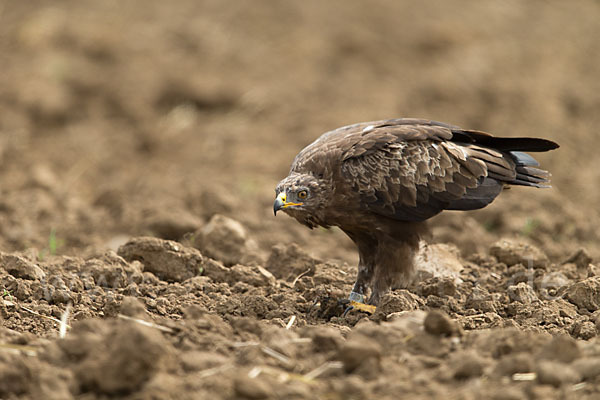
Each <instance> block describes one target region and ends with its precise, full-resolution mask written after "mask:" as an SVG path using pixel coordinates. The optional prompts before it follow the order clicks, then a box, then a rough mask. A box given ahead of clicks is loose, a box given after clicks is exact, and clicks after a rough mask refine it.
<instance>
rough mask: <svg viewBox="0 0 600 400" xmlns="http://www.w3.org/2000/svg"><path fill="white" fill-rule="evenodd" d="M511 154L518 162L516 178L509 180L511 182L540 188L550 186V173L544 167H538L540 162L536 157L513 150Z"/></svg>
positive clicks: (516, 162)
mask: <svg viewBox="0 0 600 400" xmlns="http://www.w3.org/2000/svg"><path fill="white" fill-rule="evenodd" d="M509 154H510V155H511V156H512V159H513V161H514V162H515V164H516V167H515V171H516V173H517V176H516V177H515V179H514V180H513V181H511V182H508V183H509V184H511V185H521V186H533V187H538V188H549V187H550V185H549V183H550V176H551V175H550V173H549V172H548V171H545V170H543V169H540V168H536V167H538V166H539V165H540V164H539V163H538V162H537V160H536V159H535V158H533V157H532V156H530V155H529V154H527V153H523V152H521V151H511V152H509Z"/></svg>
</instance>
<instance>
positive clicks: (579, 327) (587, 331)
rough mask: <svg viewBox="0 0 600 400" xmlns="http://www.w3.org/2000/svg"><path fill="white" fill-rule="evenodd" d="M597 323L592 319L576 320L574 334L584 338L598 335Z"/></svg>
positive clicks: (587, 338)
mask: <svg viewBox="0 0 600 400" xmlns="http://www.w3.org/2000/svg"><path fill="white" fill-rule="evenodd" d="M596 333H597V332H596V325H595V324H594V323H593V322H592V321H582V322H575V323H574V324H573V332H572V334H573V336H575V337H576V338H579V339H583V340H589V339H591V338H593V337H595V336H596Z"/></svg>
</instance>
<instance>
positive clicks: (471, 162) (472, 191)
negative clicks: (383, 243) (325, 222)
mask: <svg viewBox="0 0 600 400" xmlns="http://www.w3.org/2000/svg"><path fill="white" fill-rule="evenodd" d="M352 131H353V132H350V133H348V134H346V135H344V138H345V140H343V141H342V142H341V143H340V145H341V146H342V150H343V154H342V164H341V172H342V176H343V179H345V180H346V182H347V183H348V184H349V185H350V186H351V187H352V189H353V190H355V191H356V192H357V193H358V196H359V199H360V203H361V204H360V208H361V209H366V210H368V211H371V212H374V213H377V214H380V215H383V216H387V217H390V218H393V219H397V220H402V221H422V220H425V219H427V218H430V217H432V216H433V215H435V214H437V213H439V212H440V211H442V210H444V209H460V210H469V209H476V208H481V207H484V206H485V205H487V204H489V203H490V202H491V201H492V200H493V199H494V198H495V197H496V196H497V195H498V194H499V193H500V191H501V190H502V187H503V186H504V184H506V183H513V184H523V183H518V182H516V180H517V178H523V179H528V180H529V181H530V182H527V184H528V185H529V186H542V184H543V183H544V182H547V177H548V174H547V173H546V172H545V171H543V170H539V169H537V168H533V167H532V166H533V165H535V164H533V163H535V160H533V158H532V157H531V156H528V155H527V154H525V153H520V152H517V151H514V152H512V153H511V152H510V150H511V149H512V150H520V148H525V149H526V150H529V151H545V150H546V149H542V148H541V147H543V146H542V145H543V144H544V143H545V144H546V145H547V146H549V144H548V143H552V142H549V141H543V142H544V143H542V142H536V141H537V140H542V139H531V138H495V137H493V136H491V135H489V134H486V133H483V132H477V131H465V130H461V129H460V128H458V127H455V126H452V125H447V124H442V123H438V122H433V121H426V120H413V119H398V120H389V121H381V122H379V123H376V124H361V125H356V126H354V127H353V129H352ZM502 139H507V140H508V141H511V140H512V142H511V143H512V144H507V143H508V142H507V141H502ZM518 139H520V140H521V141H519V140H518ZM480 142H485V143H486V145H481V144H479V143H480ZM503 143H504V144H505V146H504V147H507V148H506V149H504V148H503V150H498V149H495V148H493V147H492V146H494V145H496V147H500V148H502V146H503ZM536 144H537V147H536ZM532 161H533V163H532Z"/></svg>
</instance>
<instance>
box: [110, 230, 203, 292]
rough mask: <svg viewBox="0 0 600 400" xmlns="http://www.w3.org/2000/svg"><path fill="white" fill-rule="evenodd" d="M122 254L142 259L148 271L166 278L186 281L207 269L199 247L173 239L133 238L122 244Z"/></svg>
mask: <svg viewBox="0 0 600 400" xmlns="http://www.w3.org/2000/svg"><path fill="white" fill-rule="evenodd" d="M118 254H119V255H120V256H121V257H123V258H124V259H126V260H127V261H129V262H132V261H135V260H137V261H140V262H141V263H142V264H144V270H145V271H148V272H152V273H153V274H155V275H156V276H158V277H159V278H160V279H163V280H166V281H174V282H182V281H184V280H186V279H189V278H191V277H193V276H196V275H200V274H201V273H202V271H203V269H202V264H203V257H202V254H200V252H199V251H198V250H196V249H194V248H190V247H185V246H183V245H182V244H180V243H177V242H173V241H170V240H163V239H158V238H152V237H138V238H133V239H131V240H130V241H129V242H127V243H125V244H124V245H123V246H121V247H119V251H118Z"/></svg>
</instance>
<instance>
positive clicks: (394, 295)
mask: <svg viewBox="0 0 600 400" xmlns="http://www.w3.org/2000/svg"><path fill="white" fill-rule="evenodd" d="M420 301H421V299H420V298H419V297H418V296H416V295H414V294H412V293H411V292H409V291H408V290H405V289H401V290H394V291H393V292H388V293H386V294H385V295H384V296H383V297H382V298H381V300H380V301H379V305H378V306H377V311H376V314H375V316H376V317H377V319H380V320H383V319H386V318H387V316H389V315H390V314H393V313H396V312H399V311H409V310H414V309H416V308H418V307H419V302H420Z"/></svg>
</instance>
